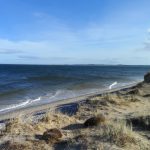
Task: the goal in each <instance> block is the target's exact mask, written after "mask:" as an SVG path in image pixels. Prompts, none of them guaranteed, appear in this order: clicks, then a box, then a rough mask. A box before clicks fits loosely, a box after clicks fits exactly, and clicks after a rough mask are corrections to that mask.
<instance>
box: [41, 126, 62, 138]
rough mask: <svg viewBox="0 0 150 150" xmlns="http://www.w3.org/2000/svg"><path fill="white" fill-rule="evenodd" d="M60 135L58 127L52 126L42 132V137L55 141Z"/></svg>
mask: <svg viewBox="0 0 150 150" xmlns="http://www.w3.org/2000/svg"><path fill="white" fill-rule="evenodd" d="M61 137H62V133H61V131H60V130H59V129H57V128H53V129H49V130H47V131H45V132H44V133H43V136H42V139H44V140H45V141H57V140H58V139H60V138H61Z"/></svg>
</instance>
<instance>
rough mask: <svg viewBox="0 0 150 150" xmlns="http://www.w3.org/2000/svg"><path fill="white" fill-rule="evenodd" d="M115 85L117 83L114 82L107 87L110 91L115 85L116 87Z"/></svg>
mask: <svg viewBox="0 0 150 150" xmlns="http://www.w3.org/2000/svg"><path fill="white" fill-rule="evenodd" d="M117 84H118V83H117V82H114V83H113V84H111V85H110V86H109V89H110V90H111V89H112V87H113V86H115V85H117Z"/></svg>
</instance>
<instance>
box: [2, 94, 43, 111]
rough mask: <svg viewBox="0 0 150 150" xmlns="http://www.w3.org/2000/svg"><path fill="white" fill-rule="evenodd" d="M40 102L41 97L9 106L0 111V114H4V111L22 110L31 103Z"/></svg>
mask: <svg viewBox="0 0 150 150" xmlns="http://www.w3.org/2000/svg"><path fill="white" fill-rule="evenodd" d="M40 100H41V97H38V98H37V99H34V100H31V99H28V100H26V101H25V102H22V103H19V104H14V105H10V106H8V107H6V108H3V109H0V112H6V111H10V110H13V109H17V108H22V107H25V106H27V105H29V104H31V103H33V102H37V101H40Z"/></svg>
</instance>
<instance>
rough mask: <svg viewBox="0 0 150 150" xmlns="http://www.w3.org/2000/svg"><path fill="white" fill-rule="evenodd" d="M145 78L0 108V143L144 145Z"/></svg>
mask: <svg viewBox="0 0 150 150" xmlns="http://www.w3.org/2000/svg"><path fill="white" fill-rule="evenodd" d="M149 81H150V80H149V79H148V80H147V82H146V80H145V78H144V82H138V83H134V84H130V85H126V86H122V87H117V88H113V89H111V90H109V89H108V90H104V91H101V92H97V93H89V94H87V95H84V96H79V97H76V98H72V99H63V100H60V101H56V102H51V103H49V104H44V105H39V106H34V107H28V108H23V109H20V110H16V111H14V112H13V113H12V112H11V113H7V114H3V115H1V121H0V123H1V124H0V125H1V126H0V131H1V132H0V149H3V148H5V149H10V150H14V149H16V150H20V149H25V150H32V149H37V150H41V149H45V150H47V149H52V150H60V149H62V150H64V149H66V150H70V149H97V148H98V149H115V150H129V149H133V150H136V149H139V150H140V149H141V148H142V149H143V150H149V147H150V143H149V140H150V134H149V129H150V113H149V110H150V90H149V89H150V82H149Z"/></svg>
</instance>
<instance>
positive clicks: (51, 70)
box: [0, 64, 150, 113]
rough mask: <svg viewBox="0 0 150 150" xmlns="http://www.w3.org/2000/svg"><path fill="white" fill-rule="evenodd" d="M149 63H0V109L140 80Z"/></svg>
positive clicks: (48, 101)
mask: <svg viewBox="0 0 150 150" xmlns="http://www.w3.org/2000/svg"><path fill="white" fill-rule="evenodd" d="M148 71H150V66H127V65H116V66H115V65H4V64H1V65H0V113H5V112H9V111H14V110H16V109H20V108H24V107H29V106H36V105H41V104H48V103H50V102H53V101H58V100H63V99H68V98H74V97H77V96H82V95H86V94H90V93H96V92H100V91H104V90H107V89H110V88H111V89H112V88H116V87H122V86H126V85H129V84H132V83H136V82H139V81H142V80H143V76H144V74H145V73H146V72H148Z"/></svg>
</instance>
